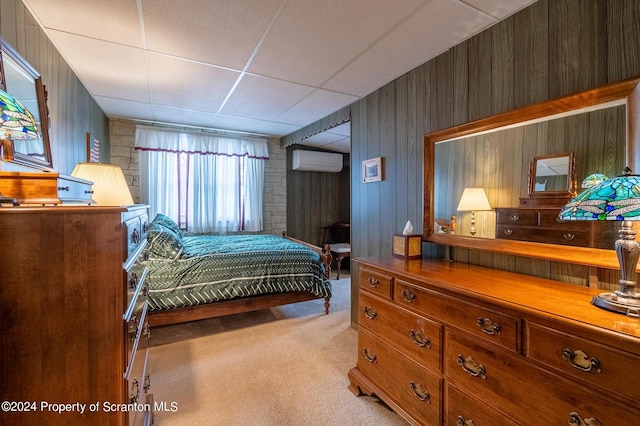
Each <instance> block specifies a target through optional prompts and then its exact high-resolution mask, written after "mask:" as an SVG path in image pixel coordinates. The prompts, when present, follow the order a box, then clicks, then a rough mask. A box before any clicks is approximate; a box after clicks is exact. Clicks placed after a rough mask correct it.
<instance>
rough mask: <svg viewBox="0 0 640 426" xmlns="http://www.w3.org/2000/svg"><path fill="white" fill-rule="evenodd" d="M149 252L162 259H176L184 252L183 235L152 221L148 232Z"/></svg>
mask: <svg viewBox="0 0 640 426" xmlns="http://www.w3.org/2000/svg"><path fill="white" fill-rule="evenodd" d="M147 241H148V242H149V252H150V253H152V254H153V255H155V257H160V258H162V259H172V260H175V259H177V258H179V257H180V255H181V254H182V249H183V248H184V246H183V245H182V235H181V234H176V233H175V232H173V231H172V230H171V229H169V228H166V227H164V226H162V225H160V224H158V223H154V222H151V224H150V225H149V230H148V232H147Z"/></svg>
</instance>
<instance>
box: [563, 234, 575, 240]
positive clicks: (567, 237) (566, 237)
mask: <svg viewBox="0 0 640 426" xmlns="http://www.w3.org/2000/svg"><path fill="white" fill-rule="evenodd" d="M575 238H576V234H571V233H566V234H562V239H563V240H567V241H573V240H575Z"/></svg>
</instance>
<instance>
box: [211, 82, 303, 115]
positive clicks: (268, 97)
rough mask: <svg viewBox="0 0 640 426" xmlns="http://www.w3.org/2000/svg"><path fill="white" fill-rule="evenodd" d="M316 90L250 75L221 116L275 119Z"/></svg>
mask: <svg viewBox="0 0 640 426" xmlns="http://www.w3.org/2000/svg"><path fill="white" fill-rule="evenodd" d="M313 90H314V89H313V88H312V87H308V86H302V85H300V84H294V83H289V82H286V81H282V80H274V79H271V78H264V77H258V76H254V75H250V74H247V75H245V76H244V77H243V78H242V80H241V81H240V83H239V84H238V86H237V87H236V89H235V91H234V92H233V94H232V95H231V96H230V98H229V100H228V101H227V103H226V104H225V106H224V107H223V108H222V110H221V113H222V114H225V115H232V116H244V117H248V118H257V119H260V120H272V119H274V118H275V117H278V116H279V115H280V114H282V113H283V112H284V111H285V110H286V109H287V108H289V107H290V106H291V105H292V104H295V103H297V102H299V101H300V100H301V99H303V98H304V97H305V96H307V95H309V93H311V92H312V91H313ZM255 100H259V101H255ZM278 121H281V120H278Z"/></svg>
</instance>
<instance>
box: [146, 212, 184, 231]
mask: <svg viewBox="0 0 640 426" xmlns="http://www.w3.org/2000/svg"><path fill="white" fill-rule="evenodd" d="M151 223H157V224H158V225H162V226H164V227H165V228H167V229H169V230H170V231H173V232H174V233H176V234H178V235H182V233H181V232H180V227H179V226H178V224H177V223H176V222H175V221H174V220H173V219H171V218H170V217H169V216H167V215H164V214H162V213H158V214H157V215H156V217H155V218H154V219H153V221H152V222H151Z"/></svg>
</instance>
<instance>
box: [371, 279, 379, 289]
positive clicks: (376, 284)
mask: <svg viewBox="0 0 640 426" xmlns="http://www.w3.org/2000/svg"><path fill="white" fill-rule="evenodd" d="M368 281H369V285H370V286H371V287H373V288H378V287H380V281H378V280H377V279H375V278H373V277H369V280H368Z"/></svg>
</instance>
